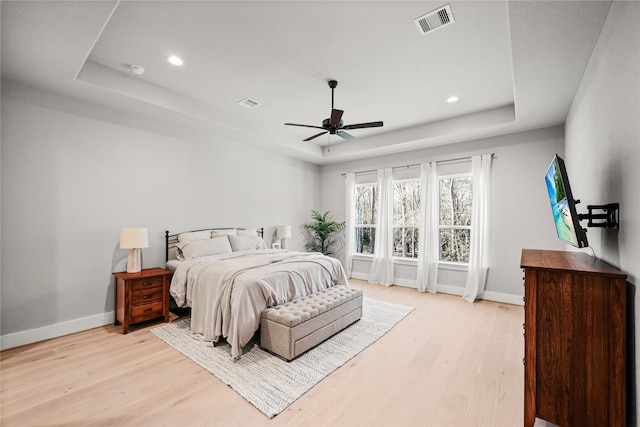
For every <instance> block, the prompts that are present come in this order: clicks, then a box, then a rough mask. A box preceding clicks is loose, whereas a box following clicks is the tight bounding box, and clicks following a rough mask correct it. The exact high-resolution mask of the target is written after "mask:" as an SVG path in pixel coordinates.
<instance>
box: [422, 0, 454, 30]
mask: <svg viewBox="0 0 640 427" xmlns="http://www.w3.org/2000/svg"><path fill="white" fill-rule="evenodd" d="M415 22H416V25H417V26H418V30H420V34H422V35H423V36H424V35H425V34H427V33H430V32H432V31H435V30H438V29H440V28H443V27H446V26H447V25H450V24H453V23H454V22H456V20H455V19H454V18H453V13H452V12H451V6H449V5H448V4H447V5H445V6H442V7H440V8H438V9H436V10H434V11H431V12H429V13H427V14H426V15H422V16H421V17H419V18H416V20H415Z"/></svg>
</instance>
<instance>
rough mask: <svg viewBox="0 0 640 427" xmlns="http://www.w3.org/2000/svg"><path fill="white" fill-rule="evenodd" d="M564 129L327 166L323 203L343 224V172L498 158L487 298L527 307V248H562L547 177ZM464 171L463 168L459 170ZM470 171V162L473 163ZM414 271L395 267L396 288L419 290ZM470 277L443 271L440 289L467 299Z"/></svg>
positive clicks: (362, 266)
mask: <svg viewBox="0 0 640 427" xmlns="http://www.w3.org/2000/svg"><path fill="white" fill-rule="evenodd" d="M563 132H564V130H563V128H562V127H554V128H548V129H541V130H535V131H529V132H524V133H518V134H512V135H505V136H500V137H494V138H487V139H482V140H476V141H469V142H465V143H459V144H454V145H448V146H441V147H434V148H430V149H424V150H417V151H412V152H406V153H398V154H395V155H391V156H384V157H377V158H371V159H365V160H360V161H352V162H344V163H339V164H334V165H327V166H323V167H322V169H321V194H320V201H321V202H320V203H321V206H322V209H323V210H330V211H332V212H333V214H334V217H335V218H336V219H337V220H340V221H343V220H344V207H345V191H344V188H345V183H344V178H343V177H342V176H341V174H342V173H344V172H349V171H354V172H355V171H361V170H370V169H376V168H380V167H389V166H402V165H407V164H416V163H421V162H427V161H433V160H446V159H451V158H458V157H464V156H471V155H474V154H481V153H495V156H496V157H495V158H494V160H493V167H492V180H493V184H492V185H493V201H492V203H493V215H492V223H491V228H492V231H491V254H490V258H491V262H490V270H489V276H488V279H487V288H486V291H487V292H486V294H485V298H487V299H494V300H500V301H505V302H513V303H520V304H521V303H522V298H521V297H522V295H523V293H524V292H523V286H522V271H521V270H520V252H521V250H522V249H523V248H537V249H560V248H562V247H563V245H562V244H561V243H560V241H559V240H558V239H557V237H556V233H555V227H554V224H553V219H552V216H551V215H552V214H551V211H550V206H549V199H548V196H547V192H546V187H545V185H544V175H545V173H546V171H547V168H548V167H549V164H550V163H551V160H552V158H553V155H554V154H556V153H558V154H563V152H564V151H563V146H564V139H563ZM458 167H460V166H458ZM468 167H469V170H470V162H469V163H468ZM369 268H370V263H369V262H366V261H357V262H355V263H354V271H355V275H357V276H361V275H363V274H364V275H366V274H368V272H369ZM412 281H415V268H414V267H408V266H404V265H403V266H401V267H396V269H395V280H394V283H395V284H403V285H410V286H414V284H413V283H412ZM465 281H466V273H465V272H459V271H452V270H446V269H443V268H441V269H440V273H439V278H438V285H439V288H440V289H441V290H443V291H445V292H449V293H456V294H462V290H463V287H464V284H465Z"/></svg>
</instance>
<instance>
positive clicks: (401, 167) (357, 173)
mask: <svg viewBox="0 0 640 427" xmlns="http://www.w3.org/2000/svg"><path fill="white" fill-rule="evenodd" d="M471 157H472V156H466V157H457V158H455V159H445V160H436V164H441V163H451V162H459V161H462V160H471ZM494 157H496V153H491V158H494ZM422 163H424V162H422ZM422 163H413V164H410V165H404V166H393V167H392V168H391V169H394V170H395V169H409V168H415V167H418V166H420V165H421V164H422ZM377 171H378V169H369V170H365V171H358V172H354V173H355V174H356V175H359V174H364V173H373V172H377ZM340 176H347V174H346V173H343V174H340Z"/></svg>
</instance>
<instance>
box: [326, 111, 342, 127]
mask: <svg viewBox="0 0 640 427" xmlns="http://www.w3.org/2000/svg"><path fill="white" fill-rule="evenodd" d="M343 113H344V111H343V110H336V109H335V108H334V109H333V110H331V119H330V120H329V124H330V125H339V124H340V120H341V119H342V114H343Z"/></svg>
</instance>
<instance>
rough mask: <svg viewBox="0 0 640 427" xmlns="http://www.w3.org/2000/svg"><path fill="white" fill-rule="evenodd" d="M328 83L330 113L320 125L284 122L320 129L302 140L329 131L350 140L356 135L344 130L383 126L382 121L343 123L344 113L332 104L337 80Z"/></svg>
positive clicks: (307, 139) (287, 124)
mask: <svg viewBox="0 0 640 427" xmlns="http://www.w3.org/2000/svg"><path fill="white" fill-rule="evenodd" d="M328 84H329V87H330V88H331V115H330V116H329V118H328V119H324V120H323V121H322V126H313V125H301V124H297V123H285V125H286V126H301V127H307V128H314V129H322V132H320V133H317V134H315V135H313V136H310V137H309V138H306V139H303V141H311V140H312V139H315V138H317V137H319V136H320V135H324V134H325V133H329V134H330V135H338V136H339V137H341V138H343V139H345V140H347V141H352V140H354V139H356V137H355V136H353V135H351V134H350V133H348V132H345V130H351V129H364V128H374V127H381V126H383V123H382V122H381V121H378V122H368V123H356V124H351V125H345V124H344V122H343V121H342V114H343V113H344V111H343V110H338V109H336V108H334V106H333V91H334V89H335V88H336V87H337V86H338V82H337V81H336V80H329V81H328Z"/></svg>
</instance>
